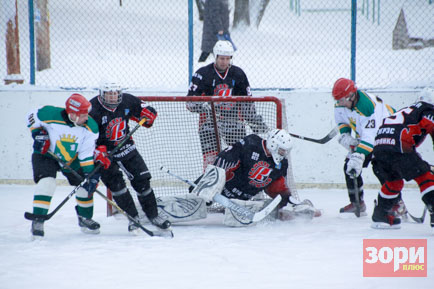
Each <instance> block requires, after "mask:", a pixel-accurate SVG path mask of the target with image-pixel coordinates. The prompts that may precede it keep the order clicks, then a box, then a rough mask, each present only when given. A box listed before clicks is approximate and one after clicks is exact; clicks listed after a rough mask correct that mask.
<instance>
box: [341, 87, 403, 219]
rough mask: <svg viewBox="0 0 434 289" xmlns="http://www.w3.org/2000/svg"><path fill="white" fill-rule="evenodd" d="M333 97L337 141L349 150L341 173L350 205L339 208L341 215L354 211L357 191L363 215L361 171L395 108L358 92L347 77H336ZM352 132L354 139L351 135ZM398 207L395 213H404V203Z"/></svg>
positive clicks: (360, 91)
mask: <svg viewBox="0 0 434 289" xmlns="http://www.w3.org/2000/svg"><path fill="white" fill-rule="evenodd" d="M332 95H333V98H334V99H335V100H336V104H335V109H334V114H335V121H336V124H337V125H338V128H339V132H340V137H339V140H338V141H339V143H340V144H341V145H342V146H343V147H345V148H346V149H347V150H348V155H347V156H346V158H345V164H344V173H345V181H346V185H347V189H348V196H349V199H350V204H349V205H347V206H345V207H343V208H341V209H340V213H355V212H356V205H355V202H356V192H358V194H359V199H360V213H361V215H365V216H366V204H365V202H364V200H363V178H362V175H361V173H362V168H366V167H367V166H368V164H369V162H370V161H371V158H372V151H373V147H374V141H375V136H376V134H377V130H378V128H379V127H380V125H381V123H382V121H383V119H384V118H385V117H388V116H390V115H391V114H392V113H394V109H393V108H392V107H391V106H389V105H387V104H385V103H384V102H383V101H382V100H381V99H380V98H378V97H376V96H373V95H370V94H368V93H367V92H365V91H362V90H359V89H357V87H356V85H355V83H354V82H353V81H352V80H350V79H346V78H339V79H338V80H337V81H336V82H335V84H334V86H333V90H332ZM352 132H354V136H352V135H351V133H352ZM374 173H375V171H374ZM375 174H376V173H375ZM376 175H377V174H376ZM354 176H355V177H356V178H357V185H358V188H356V187H355V185H354V181H353V179H352V178H353V177H354ZM379 179H380V181H381V183H383V182H384V180H383V181H382V180H381V178H379ZM400 206H401V207H397V208H396V210H397V211H399V212H400V213H401V214H402V213H405V211H406V209H405V206H404V204H403V202H400Z"/></svg>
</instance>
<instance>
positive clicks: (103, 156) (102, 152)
mask: <svg viewBox="0 0 434 289" xmlns="http://www.w3.org/2000/svg"><path fill="white" fill-rule="evenodd" d="M93 159H94V161H95V163H100V164H101V166H102V167H103V168H104V169H105V170H106V169H108V168H109V167H110V165H111V161H110V159H109V157H108V154H107V147H106V146H105V145H100V146H98V147H97V148H96V149H95V152H94V153H93Z"/></svg>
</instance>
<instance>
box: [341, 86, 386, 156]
mask: <svg viewBox="0 0 434 289" xmlns="http://www.w3.org/2000/svg"><path fill="white" fill-rule="evenodd" d="M357 94H358V95H359V101H358V102H357V105H356V106H355V107H354V108H353V109H349V108H346V107H344V106H339V105H338V104H337V103H336V104H335V121H336V124H337V125H338V127H339V132H340V133H341V134H343V133H349V134H351V131H352V130H353V131H354V132H355V134H356V138H357V139H358V140H359V145H358V146H357V147H356V149H355V152H358V153H362V154H365V155H368V154H369V153H371V152H372V150H373V148H374V142H375V136H376V135H377V130H378V128H379V127H380V126H381V124H382V123H383V119H384V118H385V117H388V116H390V115H391V114H393V113H394V112H395V110H394V109H393V108H392V107H391V106H389V105H387V104H385V103H383V101H382V100H381V99H380V98H378V97H376V96H374V95H370V94H368V93H366V92H364V91H361V90H357Z"/></svg>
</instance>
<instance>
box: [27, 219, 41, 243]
mask: <svg viewBox="0 0 434 289" xmlns="http://www.w3.org/2000/svg"><path fill="white" fill-rule="evenodd" d="M30 232H31V233H32V239H33V240H36V239H41V238H42V237H44V221H40V220H34V221H33V222H32V227H31V229H30Z"/></svg>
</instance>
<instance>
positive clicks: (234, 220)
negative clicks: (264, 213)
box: [223, 199, 277, 227]
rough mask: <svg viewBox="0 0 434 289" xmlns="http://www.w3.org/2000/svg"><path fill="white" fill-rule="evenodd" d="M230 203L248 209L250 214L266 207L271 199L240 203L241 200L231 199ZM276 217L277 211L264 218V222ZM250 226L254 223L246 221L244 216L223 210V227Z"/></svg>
mask: <svg viewBox="0 0 434 289" xmlns="http://www.w3.org/2000/svg"><path fill="white" fill-rule="evenodd" d="M231 201H232V202H234V203H236V204H238V205H240V206H243V207H245V208H247V209H249V210H250V211H252V212H259V211H260V210H261V209H262V208H264V207H265V206H266V205H268V203H269V202H271V199H270V200H268V199H267V200H255V201H242V200H235V199H231ZM276 217H277V209H275V211H273V212H271V213H270V215H269V216H268V217H266V218H265V219H264V220H275V219H276ZM252 224H255V223H254V222H252V221H251V220H249V219H247V218H246V217H245V216H244V215H242V214H239V213H237V212H236V211H233V210H230V209H225V217H224V219H223V225H225V226H229V227H245V226H250V225H252Z"/></svg>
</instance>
